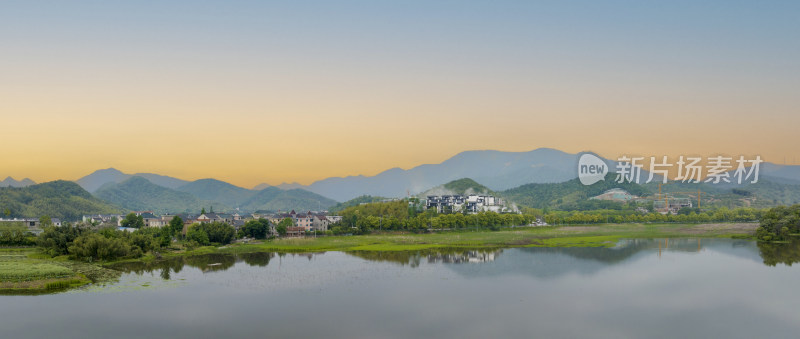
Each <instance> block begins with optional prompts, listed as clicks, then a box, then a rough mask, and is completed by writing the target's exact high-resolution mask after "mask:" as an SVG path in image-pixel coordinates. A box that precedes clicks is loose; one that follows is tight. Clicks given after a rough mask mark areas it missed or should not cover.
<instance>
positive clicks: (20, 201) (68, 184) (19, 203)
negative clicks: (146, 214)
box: [0, 180, 122, 221]
mask: <svg viewBox="0 0 800 339" xmlns="http://www.w3.org/2000/svg"><path fill="white" fill-rule="evenodd" d="M0 211H2V212H3V213H4V214H3V215H4V216H6V217H11V218H20V217H25V218H38V217H40V216H43V215H47V216H50V217H51V218H59V219H62V220H66V221H74V220H79V219H80V218H81V216H82V215H84V214H106V213H120V212H122V211H121V209H120V208H117V207H114V206H111V205H109V204H108V203H106V202H103V201H101V200H100V199H97V198H95V197H93V196H92V195H91V194H89V192H87V191H86V190H84V189H83V188H81V187H80V186H79V185H78V184H76V183H74V182H72V181H64V180H57V181H51V182H46V183H43V184H38V185H31V186H27V187H21V188H17V187H2V188H0ZM6 212H7V213H8V215H5V213H6Z"/></svg>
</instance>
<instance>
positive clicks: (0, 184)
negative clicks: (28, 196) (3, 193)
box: [0, 176, 36, 187]
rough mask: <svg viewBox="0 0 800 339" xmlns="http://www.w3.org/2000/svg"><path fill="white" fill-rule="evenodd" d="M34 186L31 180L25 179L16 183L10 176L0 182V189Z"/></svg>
mask: <svg viewBox="0 0 800 339" xmlns="http://www.w3.org/2000/svg"><path fill="white" fill-rule="evenodd" d="M35 184H36V183H35V182H34V181H33V180H31V179H28V178H25V179H22V180H20V181H17V180H16V179H14V178H12V177H11V176H8V177H7V178H6V179H5V180H3V181H0V187H27V186H30V185H35Z"/></svg>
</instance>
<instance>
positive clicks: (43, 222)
mask: <svg viewBox="0 0 800 339" xmlns="http://www.w3.org/2000/svg"><path fill="white" fill-rule="evenodd" d="M39 224H41V225H42V227H47V226H53V220H52V219H50V217H49V216H47V215H43V216H41V217H39Z"/></svg>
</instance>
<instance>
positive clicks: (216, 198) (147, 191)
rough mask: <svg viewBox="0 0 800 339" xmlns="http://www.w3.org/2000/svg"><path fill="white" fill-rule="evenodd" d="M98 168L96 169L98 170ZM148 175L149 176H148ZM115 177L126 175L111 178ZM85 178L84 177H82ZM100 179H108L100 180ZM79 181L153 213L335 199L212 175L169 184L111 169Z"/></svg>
mask: <svg viewBox="0 0 800 339" xmlns="http://www.w3.org/2000/svg"><path fill="white" fill-rule="evenodd" d="M98 172H99V173H98ZM150 177H151V178H152V176H150ZM119 178H126V179H124V180H123V181H121V182H115V181H114V180H119ZM158 178H159V180H158V181H157V182H160V183H163V182H170V183H176V182H178V180H180V179H175V178H169V177H164V176H159V177H158ZM84 179H85V180H84ZM102 180H110V181H108V182H105V183H101V181H102ZM79 182H83V183H84V184H86V183H91V184H92V187H93V186H97V184H100V188H99V189H97V190H96V191H95V192H94V193H93V194H94V195H95V196H96V197H98V198H100V199H103V200H104V201H107V202H109V203H112V204H114V205H117V206H120V207H122V208H124V209H128V210H138V211H142V210H152V211H155V212H157V213H176V212H197V211H200V210H201V209H202V208H207V209H210V208H212V207H213V208H214V209H215V210H217V211H227V210H232V209H237V208H238V209H240V210H244V211H258V210H269V211H277V210H291V209H296V210H320V209H326V208H328V207H331V206H333V205H334V204H336V201H334V200H331V199H328V198H326V197H323V196H320V195H318V194H315V193H312V192H308V191H305V190H301V189H291V190H283V189H280V188H277V187H271V186H270V187H267V188H264V189H261V190H250V189H246V188H242V187H239V186H235V185H231V184H229V183H227V182H224V181H219V180H216V179H200V180H196V181H192V182H188V181H186V183H185V184H183V185H180V186H177V187H174V188H170V187H165V186H162V185H158V184H157V183H155V182H152V181H151V180H150V179H148V178H147V177H144V176H139V175H127V174H124V173H122V172H119V171H117V170H115V169H106V170H101V171H97V172H95V173H92V174H90V175H89V176H87V177H84V178H82V180H79Z"/></svg>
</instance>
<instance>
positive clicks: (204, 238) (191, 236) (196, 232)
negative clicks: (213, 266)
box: [186, 225, 210, 246]
mask: <svg viewBox="0 0 800 339" xmlns="http://www.w3.org/2000/svg"><path fill="white" fill-rule="evenodd" d="M198 226H199V225H192V227H189V231H187V232H186V240H189V241H195V242H197V243H198V244H200V245H203V246H205V245H209V244H210V242H209V241H208V234H206V232H204V231H203V230H202V229H200V227H198Z"/></svg>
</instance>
